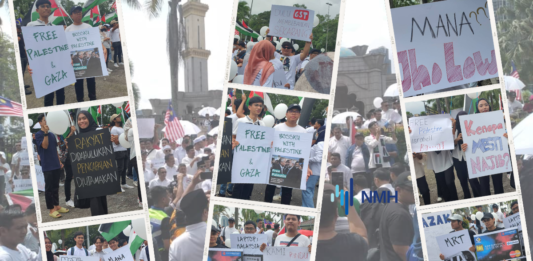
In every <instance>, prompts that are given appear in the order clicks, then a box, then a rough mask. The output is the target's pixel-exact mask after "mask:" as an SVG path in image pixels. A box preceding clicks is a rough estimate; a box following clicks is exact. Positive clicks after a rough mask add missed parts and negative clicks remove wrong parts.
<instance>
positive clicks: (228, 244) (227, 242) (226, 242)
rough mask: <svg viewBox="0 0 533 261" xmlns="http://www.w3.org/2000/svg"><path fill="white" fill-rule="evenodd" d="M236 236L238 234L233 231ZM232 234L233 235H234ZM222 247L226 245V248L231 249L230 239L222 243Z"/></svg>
mask: <svg viewBox="0 0 533 261" xmlns="http://www.w3.org/2000/svg"><path fill="white" fill-rule="evenodd" d="M235 232H236V233H237V234H239V233H238V232H237V231H235ZM235 232H234V234H235ZM224 245H226V246H227V247H228V248H231V239H230V238H229V237H228V238H227V239H226V241H225V242H224Z"/></svg>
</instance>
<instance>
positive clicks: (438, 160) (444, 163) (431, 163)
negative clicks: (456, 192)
mask: <svg viewBox="0 0 533 261" xmlns="http://www.w3.org/2000/svg"><path fill="white" fill-rule="evenodd" d="M426 156H427V168H428V169H431V170H433V171H434V172H435V173H440V172H443V171H445V170H447V169H449V168H450V167H451V166H453V160H452V154H451V153H450V151H449V150H443V151H441V152H440V153H439V154H437V153H436V152H435V151H428V152H426Z"/></svg>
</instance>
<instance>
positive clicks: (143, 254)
mask: <svg viewBox="0 0 533 261" xmlns="http://www.w3.org/2000/svg"><path fill="white" fill-rule="evenodd" d="M146 248H147V246H145V247H143V248H142V249H141V254H140V255H139V260H142V261H148V256H147V255H146Z"/></svg>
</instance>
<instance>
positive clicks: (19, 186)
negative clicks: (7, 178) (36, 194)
mask: <svg viewBox="0 0 533 261" xmlns="http://www.w3.org/2000/svg"><path fill="white" fill-rule="evenodd" d="M13 185H14V186H15V188H13V192H17V191H21V190H26V189H32V185H31V179H14V180H13Z"/></svg>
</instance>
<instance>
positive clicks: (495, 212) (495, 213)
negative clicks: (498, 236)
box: [492, 204, 505, 228]
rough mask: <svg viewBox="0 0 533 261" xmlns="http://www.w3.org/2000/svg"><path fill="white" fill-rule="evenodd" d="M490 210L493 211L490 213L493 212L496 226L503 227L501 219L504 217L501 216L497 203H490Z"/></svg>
mask: <svg viewBox="0 0 533 261" xmlns="http://www.w3.org/2000/svg"><path fill="white" fill-rule="evenodd" d="M492 210H493V211H494V212H493V213H492V214H494V215H495V216H496V217H497V218H496V226H497V227H498V228H505V225H504V224H503V220H504V219H505V217H504V216H503V213H502V212H501V211H499V207H498V205H497V204H494V205H492Z"/></svg>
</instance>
